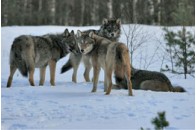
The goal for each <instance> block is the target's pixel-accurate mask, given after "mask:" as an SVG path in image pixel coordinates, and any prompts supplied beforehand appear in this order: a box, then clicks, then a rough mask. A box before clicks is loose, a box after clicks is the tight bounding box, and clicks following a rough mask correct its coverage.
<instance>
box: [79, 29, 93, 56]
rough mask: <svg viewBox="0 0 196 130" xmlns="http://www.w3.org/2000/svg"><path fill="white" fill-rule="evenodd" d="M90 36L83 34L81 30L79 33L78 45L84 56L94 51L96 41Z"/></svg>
mask: <svg viewBox="0 0 196 130" xmlns="http://www.w3.org/2000/svg"><path fill="white" fill-rule="evenodd" d="M90 34H91V33H90ZM90 34H89V33H84V32H81V31H80V30H78V31H77V43H78V47H79V49H80V52H81V53H82V54H88V53H89V52H91V51H92V50H93V46H94V44H95V41H94V40H93V39H92V38H91V37H89V35H90Z"/></svg>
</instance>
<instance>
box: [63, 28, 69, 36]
mask: <svg viewBox="0 0 196 130" xmlns="http://www.w3.org/2000/svg"><path fill="white" fill-rule="evenodd" d="M64 36H66V37H67V36H69V31H68V29H67V28H66V29H65V31H64Z"/></svg>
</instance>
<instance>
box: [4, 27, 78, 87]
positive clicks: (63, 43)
mask: <svg viewBox="0 0 196 130" xmlns="http://www.w3.org/2000/svg"><path fill="white" fill-rule="evenodd" d="M76 47H78V46H77V44H76V41H75V36H74V32H73V31H72V32H71V33H69V32H68V30H67V29H66V30H65V31H64V33H62V34H56V35H53V34H48V35H44V36H30V35H22V36H19V37H17V38H15V40H14V42H13V44H12V46H11V50H10V75H9V78H8V81H7V87H11V84H12V79H13V75H14V73H15V71H16V70H17V69H19V71H20V72H21V74H22V75H23V76H25V77H27V76H28V74H29V82H30V85H31V86H34V85H35V84H34V78H33V75H34V70H35V68H40V82H39V85H43V84H44V81H45V71H46V66H47V65H48V64H49V67H50V83H51V85H52V86H54V85H55V69H56V62H57V61H58V60H59V59H60V58H62V57H64V56H66V55H67V54H68V53H69V52H70V51H72V52H73V53H76V51H75V50H77V49H76Z"/></svg>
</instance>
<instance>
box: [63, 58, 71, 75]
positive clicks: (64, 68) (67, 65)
mask: <svg viewBox="0 0 196 130" xmlns="http://www.w3.org/2000/svg"><path fill="white" fill-rule="evenodd" d="M71 68H73V66H72V64H71V60H70V59H69V60H68V61H67V63H65V64H64V65H63V67H62V68H61V74H62V73H65V72H67V71H68V70H70V69H71Z"/></svg>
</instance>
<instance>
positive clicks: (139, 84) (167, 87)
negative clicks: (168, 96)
mask: <svg viewBox="0 0 196 130" xmlns="http://www.w3.org/2000/svg"><path fill="white" fill-rule="evenodd" d="M131 70H132V71H131V72H132V74H131V75H132V76H131V81H132V84H133V89H142V90H152V91H164V92H168V91H170V92H185V90H184V88H182V87H179V86H178V87H173V86H172V84H171V82H170V80H169V79H168V78H167V76H166V75H164V74H163V73H160V72H156V71H147V70H137V69H135V68H133V67H132V68H131ZM116 84H117V86H119V87H120V88H125V89H127V87H126V81H125V80H118V79H116Z"/></svg>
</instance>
